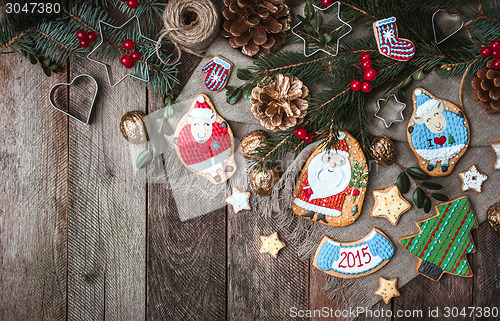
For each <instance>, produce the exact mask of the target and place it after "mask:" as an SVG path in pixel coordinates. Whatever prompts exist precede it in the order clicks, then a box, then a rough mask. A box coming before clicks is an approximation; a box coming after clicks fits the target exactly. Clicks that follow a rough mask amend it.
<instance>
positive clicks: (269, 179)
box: [250, 168, 280, 196]
mask: <svg viewBox="0 0 500 321" xmlns="http://www.w3.org/2000/svg"><path fill="white" fill-rule="evenodd" d="M279 179H280V174H279V173H278V171H277V170H275V169H274V168H273V169H270V170H252V171H250V185H251V186H252V189H253V191H254V192H255V193H257V194H259V195H260V196H269V195H271V194H272V192H273V187H274V185H276V183H277V182H278V180H279Z"/></svg>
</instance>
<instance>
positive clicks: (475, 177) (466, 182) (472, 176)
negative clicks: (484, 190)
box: [458, 165, 488, 193]
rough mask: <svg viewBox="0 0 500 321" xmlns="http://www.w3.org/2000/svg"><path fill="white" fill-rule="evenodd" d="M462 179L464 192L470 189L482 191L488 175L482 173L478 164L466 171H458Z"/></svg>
mask: <svg viewBox="0 0 500 321" xmlns="http://www.w3.org/2000/svg"><path fill="white" fill-rule="evenodd" d="M458 176H460V179H461V180H462V192H465V191H468V190H470V189H472V190H474V191H476V192H478V193H481V186H482V185H483V183H484V181H485V180H486V179H487V178H488V176H486V175H484V174H481V173H480V172H479V171H478V170H477V168H476V165H472V166H471V167H469V169H468V170H467V171H466V172H461V173H458Z"/></svg>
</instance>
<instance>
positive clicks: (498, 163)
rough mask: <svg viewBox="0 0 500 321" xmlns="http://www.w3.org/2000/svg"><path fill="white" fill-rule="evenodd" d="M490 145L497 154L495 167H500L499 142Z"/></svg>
mask: <svg viewBox="0 0 500 321" xmlns="http://www.w3.org/2000/svg"><path fill="white" fill-rule="evenodd" d="M491 147H493V150H494V151H495V154H497V160H496V162H495V169H500V143H495V144H493V145H491Z"/></svg>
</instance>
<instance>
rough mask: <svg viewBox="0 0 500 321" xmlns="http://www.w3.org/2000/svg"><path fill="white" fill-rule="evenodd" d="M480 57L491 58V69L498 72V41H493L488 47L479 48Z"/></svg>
mask: <svg viewBox="0 0 500 321" xmlns="http://www.w3.org/2000/svg"><path fill="white" fill-rule="evenodd" d="M481 56H482V57H483V58H488V57H489V56H491V57H492V58H493V59H495V60H493V63H492V66H493V69H495V70H498V69H500V59H498V58H500V40H493V41H492V42H491V43H490V46H489V47H483V48H481Z"/></svg>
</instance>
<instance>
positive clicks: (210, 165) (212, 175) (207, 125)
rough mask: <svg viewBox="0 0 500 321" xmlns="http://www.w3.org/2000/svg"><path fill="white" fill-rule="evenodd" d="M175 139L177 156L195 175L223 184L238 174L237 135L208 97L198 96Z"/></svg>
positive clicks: (178, 127)
mask: <svg viewBox="0 0 500 321" xmlns="http://www.w3.org/2000/svg"><path fill="white" fill-rule="evenodd" d="M174 137H175V139H174V142H175V150H176V152H177V156H179V159H180V160H181V162H182V163H183V164H184V166H186V167H187V169H189V170H190V171H191V172H193V173H195V174H197V175H200V176H203V177H205V178H206V179H208V180H209V181H211V182H212V183H214V184H220V183H223V182H225V181H226V180H228V179H229V178H230V177H231V176H232V175H233V174H234V172H235V171H236V163H235V162H234V137H233V132H232V131H231V128H230V127H229V125H228V123H227V122H226V121H225V120H224V119H223V118H222V117H220V116H219V114H217V112H216V111H215V108H214V106H213V104H212V102H211V101H210V98H208V96H207V95H204V94H200V95H198V96H197V97H196V99H195V100H194V102H193V104H192V105H191V109H189V111H188V112H187V113H186V115H184V117H182V118H181V120H180V121H179V124H178V125H177V129H176V130H175V136H174Z"/></svg>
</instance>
